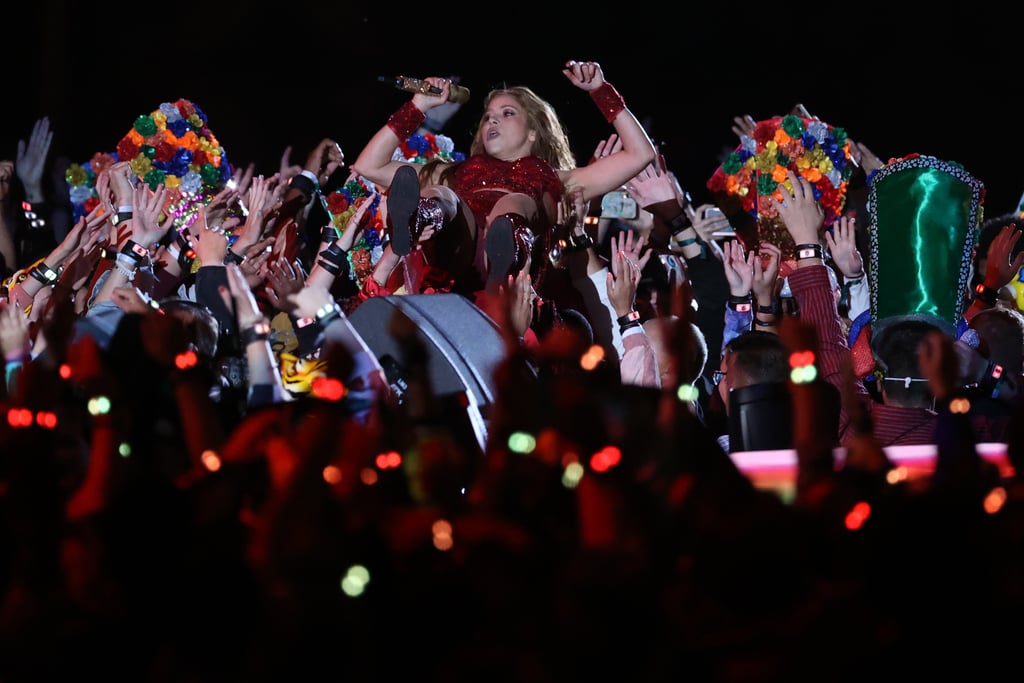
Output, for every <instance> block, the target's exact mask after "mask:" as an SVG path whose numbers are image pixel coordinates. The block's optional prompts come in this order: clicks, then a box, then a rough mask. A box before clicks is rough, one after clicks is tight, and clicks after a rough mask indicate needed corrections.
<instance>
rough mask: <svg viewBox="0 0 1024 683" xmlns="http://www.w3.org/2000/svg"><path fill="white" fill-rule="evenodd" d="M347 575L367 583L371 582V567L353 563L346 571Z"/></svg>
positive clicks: (353, 579)
mask: <svg viewBox="0 0 1024 683" xmlns="http://www.w3.org/2000/svg"><path fill="white" fill-rule="evenodd" d="M345 577H346V578H348V579H351V580H352V581H357V582H359V583H360V584H364V585H366V584H369V583H370V569H368V568H367V567H366V566H365V565H362V564H353V565H352V566H350V567H348V571H346V572H345Z"/></svg>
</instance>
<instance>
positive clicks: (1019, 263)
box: [985, 223, 1024, 290]
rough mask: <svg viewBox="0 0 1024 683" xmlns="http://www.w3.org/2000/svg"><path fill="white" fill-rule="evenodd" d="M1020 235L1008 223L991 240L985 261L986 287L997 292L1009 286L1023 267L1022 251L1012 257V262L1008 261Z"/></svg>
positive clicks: (1023, 253)
mask: <svg viewBox="0 0 1024 683" xmlns="http://www.w3.org/2000/svg"><path fill="white" fill-rule="evenodd" d="M1020 235H1021V232H1020V229H1019V228H1018V227H1017V225H1016V224H1014V223H1009V224H1007V225H1004V226H1003V228H1002V229H1001V230H1000V231H999V233H998V234H997V235H996V236H995V239H993V240H992V244H990V245H989V247H988V254H987V256H986V259H985V285H986V286H988V287H991V288H992V289H995V290H998V289H999V288H1000V287H1003V286H1005V285H1007V284H1009V283H1010V281H1012V280H1013V278H1014V276H1016V275H1017V273H1019V272H1020V269H1021V268H1022V267H1024V251H1021V252H1020V253H1018V254H1017V255H1016V256H1014V257H1013V261H1010V254H1012V253H1013V249H1014V247H1015V246H1016V245H1017V241H1018V240H1019V239H1020Z"/></svg>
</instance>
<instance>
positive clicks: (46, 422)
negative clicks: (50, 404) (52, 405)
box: [36, 410, 57, 429]
mask: <svg viewBox="0 0 1024 683" xmlns="http://www.w3.org/2000/svg"><path fill="white" fill-rule="evenodd" d="M36 424H37V425H39V426H40V427H42V428H43V429H53V428H54V427H56V426H57V415H56V414H55V413H51V412H50V411H48V410H40V411H39V412H38V413H36Z"/></svg>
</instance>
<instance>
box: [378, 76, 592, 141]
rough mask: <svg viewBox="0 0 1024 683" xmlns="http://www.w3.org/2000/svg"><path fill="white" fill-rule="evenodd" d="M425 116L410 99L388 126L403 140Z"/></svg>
mask: <svg viewBox="0 0 1024 683" xmlns="http://www.w3.org/2000/svg"><path fill="white" fill-rule="evenodd" d="M598 90H600V88H598ZM426 118H427V116H426V114H424V113H423V112H421V111H420V110H419V109H417V108H416V105H414V104H413V103H412V100H410V101H408V102H406V103H405V104H403V105H402V106H401V107H399V108H398V111H396V112H395V113H394V114H392V115H391V116H390V117H389V118H388V128H390V129H391V130H392V131H393V132H394V133H395V135H397V136H398V139H399V140H401V141H405V140H406V138H408V137H409V136H410V135H412V134H413V133H415V132H416V129H417V128H419V127H420V125H421V124H422V123H423V122H424V121H425V120H426Z"/></svg>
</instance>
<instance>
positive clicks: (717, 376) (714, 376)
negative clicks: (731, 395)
mask: <svg viewBox="0 0 1024 683" xmlns="http://www.w3.org/2000/svg"><path fill="white" fill-rule="evenodd" d="M727 374H729V373H728V371H727V370H715V371H714V372H713V373H711V381H712V382H714V383H715V384H716V385H717V384H718V383H719V382H721V381H722V378H723V377H725V376H726V375H727Z"/></svg>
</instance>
